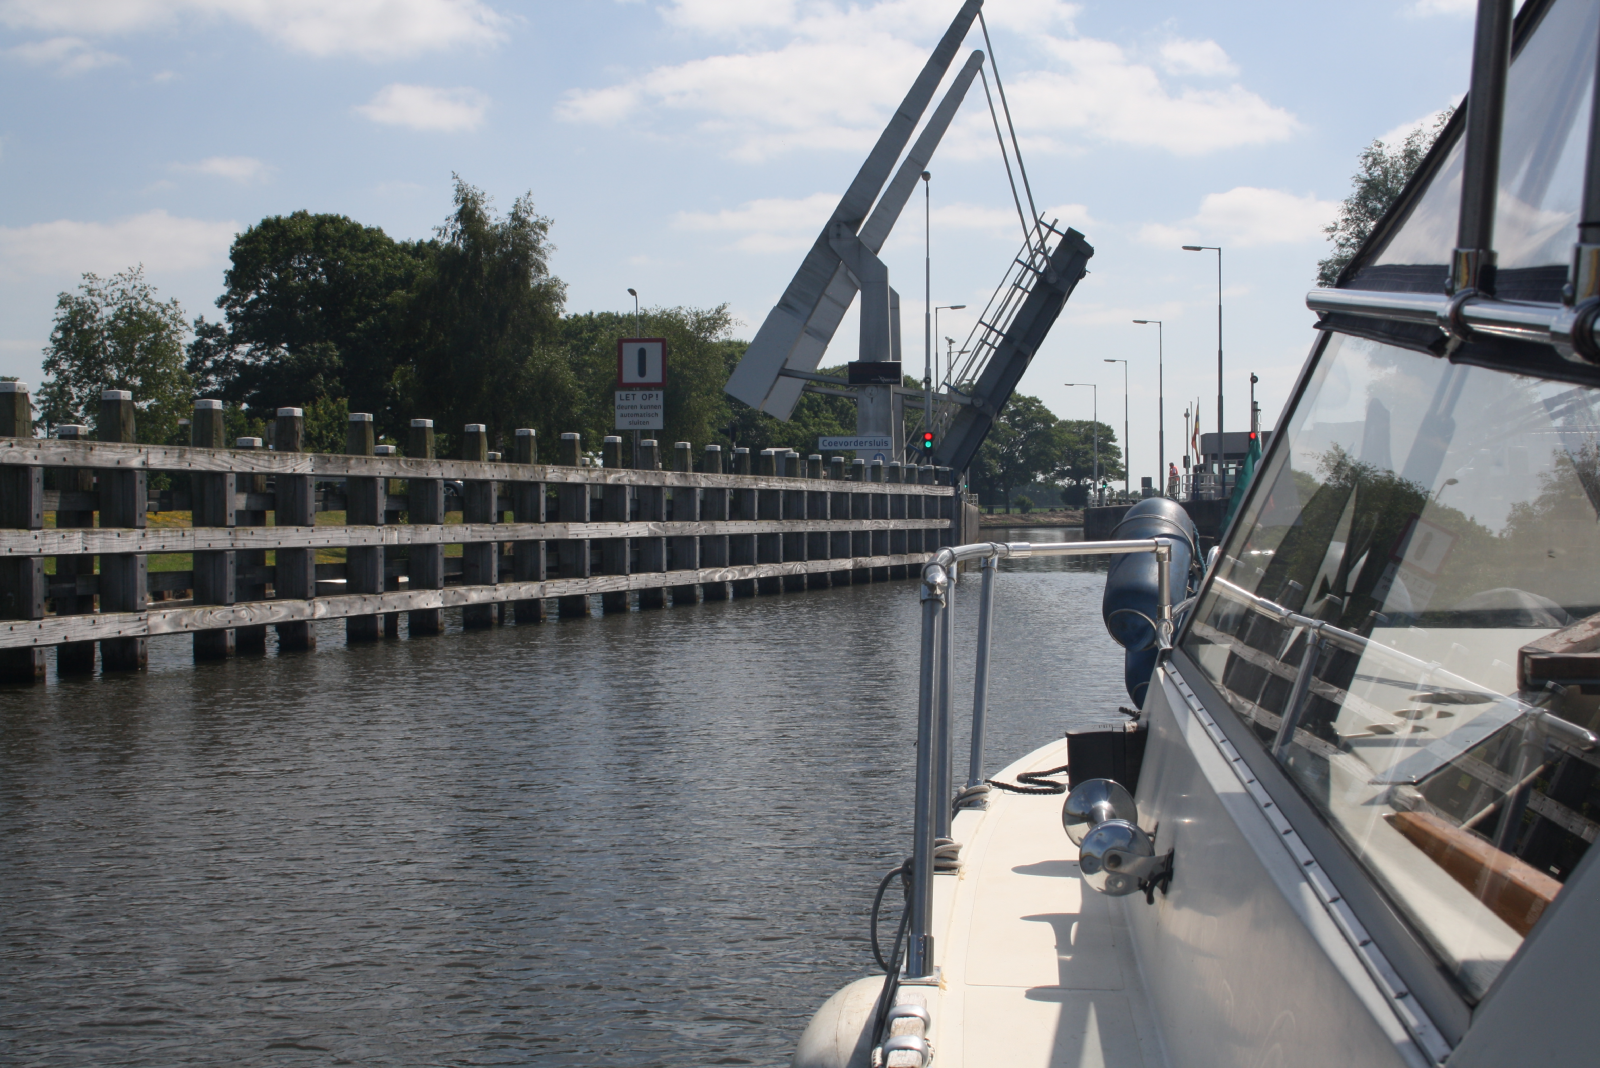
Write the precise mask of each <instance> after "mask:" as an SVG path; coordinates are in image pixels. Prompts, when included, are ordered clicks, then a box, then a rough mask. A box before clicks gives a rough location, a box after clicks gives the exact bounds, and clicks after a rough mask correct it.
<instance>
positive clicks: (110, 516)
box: [99, 389, 150, 672]
mask: <svg viewBox="0 0 1600 1068" xmlns="http://www.w3.org/2000/svg"><path fill="white" fill-rule="evenodd" d="M99 438H100V440H101V441H124V442H134V441H138V440H139V434H138V428H137V426H136V425H135V413H134V407H133V394H132V393H131V392H129V391H128V390H125V389H108V390H104V391H103V392H101V394H100V426H99ZM99 480H100V525H101V526H102V527H128V528H133V529H137V530H142V529H144V527H145V508H146V506H147V505H148V501H149V496H150V495H149V493H148V492H147V488H146V487H147V481H146V478H145V472H144V471H143V470H135V471H126V470H117V469H114V468H108V469H105V470H102V471H100V473H99ZM148 572H149V564H148V559H147V557H146V556H145V554H144V553H103V554H101V556H100V610H101V611H103V612H143V611H144V610H145V607H146V605H148V604H149V602H150V590H149V578H148ZM149 664H150V640H149V639H148V638H105V639H102V640H101V642H100V670H101V671H103V672H104V671H142V670H144V669H145V668H146V667H148V666H149Z"/></svg>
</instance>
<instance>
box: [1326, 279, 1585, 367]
mask: <svg viewBox="0 0 1600 1068" xmlns="http://www.w3.org/2000/svg"><path fill="white" fill-rule="evenodd" d="M1306 307H1308V308H1310V309H1311V310H1312V311H1314V312H1316V313H1317V314H1319V315H1327V314H1330V313H1334V312H1337V313H1341V314H1344V315H1354V316H1357V317H1359V318H1363V319H1386V320H1389V321H1391V322H1403V323H1421V324H1423V325H1425V326H1435V327H1438V328H1439V330H1440V331H1441V332H1442V333H1444V334H1450V333H1452V332H1453V331H1452V326H1453V325H1454V326H1455V327H1457V328H1463V327H1464V328H1465V329H1466V330H1467V331H1469V332H1471V333H1473V334H1483V335H1486V336H1490V337H1503V338H1511V339H1513V340H1517V341H1528V342H1532V343H1534V344H1539V345H1552V346H1554V347H1555V348H1556V350H1557V351H1559V352H1560V353H1561V355H1562V356H1564V357H1566V358H1567V359H1569V360H1573V361H1574V362H1580V363H1586V362H1589V360H1588V358H1587V356H1586V355H1581V354H1586V353H1590V352H1596V351H1600V320H1597V318H1596V316H1595V315H1594V314H1593V311H1594V309H1593V308H1585V307H1578V308H1567V307H1563V306H1562V305H1560V304H1540V303H1533V302H1522V301H1511V300H1498V299H1496V298H1494V297H1490V296H1486V295H1483V294H1473V295H1470V296H1464V297H1461V296H1458V297H1449V296H1446V295H1444V294H1442V293H1440V294H1433V293H1390V292H1383V291H1379V290H1368V289H1313V290H1312V291H1311V292H1309V293H1307V294H1306Z"/></svg>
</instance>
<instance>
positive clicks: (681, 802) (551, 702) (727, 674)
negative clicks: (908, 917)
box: [0, 531, 1127, 1066]
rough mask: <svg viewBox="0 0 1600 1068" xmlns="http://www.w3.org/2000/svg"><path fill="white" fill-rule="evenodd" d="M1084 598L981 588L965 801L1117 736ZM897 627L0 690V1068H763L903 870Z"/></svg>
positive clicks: (893, 595) (716, 629)
mask: <svg viewBox="0 0 1600 1068" xmlns="http://www.w3.org/2000/svg"><path fill="white" fill-rule="evenodd" d="M992 536H995V537H1000V536H1007V537H1010V538H1011V539H1014V540H1021V539H1022V538H1029V537H1031V538H1032V539H1033V540H1039V541H1047V540H1059V539H1060V537H1061V536H1062V532H1061V531H1031V532H1021V531H1018V532H1012V533H1010V534H1009V535H1002V534H1000V533H998V532H996V533H994V534H993V535H992ZM1103 570H1104V567H1103V564H1102V565H1099V566H1096V564H1095V563H1093V562H1081V561H1075V560H1061V559H1056V560H1043V559H1038V560H1029V561H1017V562H1013V563H1008V564H1007V565H1006V566H1005V567H1004V569H1003V572H1002V574H1001V575H999V577H998V579H997V596H996V601H997V608H998V610H999V616H998V623H997V627H996V641H997V646H996V650H995V655H994V682H993V688H992V691H991V693H992V698H991V708H992V713H991V726H990V729H989V732H988V737H989V753H990V760H989V765H988V771H989V772H990V773H991V774H992V773H993V772H994V771H996V770H998V769H999V768H1000V767H1002V766H1004V765H1005V764H1007V763H1009V762H1010V761H1011V760H1013V759H1015V758H1016V757H1018V756H1021V755H1022V754H1024V753H1025V752H1027V751H1029V750H1031V749H1033V748H1035V747H1037V746H1038V745H1041V744H1043V743H1044V742H1047V741H1049V740H1050V739H1052V738H1056V737H1059V736H1060V735H1061V733H1062V731H1063V730H1064V729H1066V728H1067V727H1069V726H1071V725H1074V724H1076V723H1081V722H1085V721H1088V720H1094V719H1100V718H1104V717H1106V716H1107V715H1111V716H1113V717H1114V716H1115V709H1116V707H1117V705H1118V704H1120V703H1126V701H1127V698H1126V695H1125V694H1124V692H1123V690H1122V682H1121V676H1122V666H1121V664H1122V658H1121V655H1120V654H1121V651H1120V649H1118V648H1117V647H1116V646H1115V645H1113V644H1112V643H1111V641H1110V639H1109V638H1107V637H1106V634H1105V630H1104V628H1103V627H1102V625H1101V623H1100V613H1099V605H1100V594H1101V588H1102V586H1103V582H1104V576H1103ZM973 577H974V578H975V577H976V576H975V575H974V576H973ZM976 589H977V584H976V582H965V581H964V582H963V585H962V587H961V592H962V594H963V595H964V596H963V597H960V598H958V616H959V617H960V618H959V626H960V632H959V633H960V635H961V642H960V648H961V650H962V653H961V658H960V661H959V670H958V677H960V678H962V679H964V680H970V675H971V664H970V658H969V653H970V636H971V633H972V630H973V621H974V617H973V613H972V610H973V608H974V606H975V605H974V602H975V596H974V595H975V593H976ZM918 620H919V612H918V607H917V597H916V588H915V586H914V584H912V583H909V582H895V583H888V584H884V585H874V586H855V587H847V588H842V589H836V590H828V591H815V592H810V593H803V594H789V595H783V596H775V597H764V598H758V599H753V600H741V601H734V602H728V603H712V604H704V605H700V606H697V607H693V608H680V609H668V610H665V611H655V612H648V613H629V614H626V615H618V616H610V617H605V618H600V619H593V620H574V621H563V622H560V623H552V624H549V625H543V626H534V627H504V628H499V629H496V630H493V631H488V632H474V633H469V634H461V633H459V632H458V631H455V630H452V632H451V633H449V634H447V635H445V636H443V637H438V638H430V639H426V640H418V641H409V640H400V641H388V642H384V643H382V644H377V645H368V646H354V647H348V648H347V647H345V646H344V643H343V626H342V624H340V623H333V624H328V625H319V627H320V629H319V631H318V641H319V643H320V648H319V649H318V650H317V651H316V652H315V653H310V654H292V655H285V656H283V657H279V656H276V655H268V656H267V657H265V658H260V659H240V660H235V661H232V662H229V663H224V664H208V665H201V666H198V667H197V666H195V665H194V664H193V663H192V662H191V661H190V656H189V642H188V640H187V639H162V640H157V641H153V642H152V645H151V665H150V670H149V671H148V673H144V674H141V675H138V676H134V677H120V678H94V679H90V680H82V681H73V682H65V683H63V682H59V681H57V680H56V679H54V678H52V679H51V680H50V682H49V683H48V685H46V686H43V687H40V688H35V689H32V690H16V689H10V690H3V691H0V1061H3V1062H4V1063H6V1064H8V1065H17V1066H23V1065H68V1064H70V1065H84V1064H95V1065H151V1066H156V1065H177V1064H207V1065H210V1064H217V1065H221V1064H228V1065H327V1064H395V1065H433V1064H440V1065H443V1064H449V1065H477V1064H538V1065H584V1066H589V1065H626V1066H645V1065H672V1066H679V1065H716V1064H749V1065H784V1064H787V1063H788V1058H789V1054H790V1052H791V1050H792V1048H793V1045H794V1042H795V1040H796V1038H797V1037H798V1035H799V1033H800V1031H801V1030H802V1029H803V1028H804V1026H805V1022H806V1019H807V1018H808V1016H809V1014H810V1013H811V1012H812V1011H813V1010H814V1009H815V1008H816V1006H817V1005H818V1004H819V1003H820V1002H821V1001H822V1000H823V999H824V998H826V997H827V996H828V995H829V994H830V993H831V992H832V991H833V990H835V989H836V988H837V987H839V986H842V985H843V984H844V983H846V982H849V981H850V980H852V979H854V978H858V977H860V976H862V975H865V974H868V973H869V972H871V971H872V970H873V964H872V956H871V951H870V950H869V948H868V946H867V941H866V933H867V913H868V909H869V906H870V904H871V898H872V891H873V889H874V887H875V885H876V883H877V880H878V878H879V877H880V876H881V875H882V873H883V872H884V871H886V870H887V869H888V868H890V867H892V866H893V865H894V864H895V863H897V862H898V860H899V859H900V858H901V857H902V856H903V855H904V854H905V853H906V852H907V850H908V848H909V845H910V842H909V830H910V827H909V813H910V802H911V795H912V783H913V780H912V761H913V741H914V735H915V705H916V680H917V646H918V626H919V622H918ZM454 625H455V626H459V620H457V621H455V624H454ZM962 692H964V693H967V694H970V689H969V688H966V689H964V690H963V691H962ZM969 701H970V697H964V698H961V699H959V700H958V702H957V707H958V709H960V710H961V716H960V717H959V719H958V723H959V726H958V737H957V739H956V744H957V750H956V751H957V753H958V754H960V759H959V760H958V767H959V768H960V769H962V770H961V772H960V773H959V774H964V768H965V753H966V730H965V718H966V715H967V714H968V713H969V712H970V704H968V702H969ZM1039 803H1041V804H1049V803H1052V802H1050V801H1048V800H1041V801H1040V802H1039Z"/></svg>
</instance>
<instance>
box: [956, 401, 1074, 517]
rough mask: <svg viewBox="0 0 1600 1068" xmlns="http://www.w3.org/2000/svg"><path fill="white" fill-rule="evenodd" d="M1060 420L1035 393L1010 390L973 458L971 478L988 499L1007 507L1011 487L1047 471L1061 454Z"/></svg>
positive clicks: (1055, 464) (1055, 463)
mask: <svg viewBox="0 0 1600 1068" xmlns="http://www.w3.org/2000/svg"><path fill="white" fill-rule="evenodd" d="M1060 424H1061V420H1059V419H1057V418H1056V417H1055V414H1054V413H1053V412H1051V411H1050V409H1049V408H1046V407H1045V405H1044V402H1043V401H1041V400H1040V399H1039V398H1038V397H1030V396H1027V395H1026V394H1022V393H1015V394H1012V396H1011V399H1010V400H1009V401H1007V402H1006V406H1005V407H1004V408H1003V409H1001V411H1000V417H999V418H998V419H996V420H995V421H994V426H992V427H991V428H990V429H989V435H988V436H987V437H986V438H984V439H983V445H982V446H981V447H980V448H979V449H978V455H977V458H976V460H974V462H973V471H972V476H973V480H974V481H975V482H977V483H978V485H979V486H981V487H983V489H984V490H986V491H987V495H988V497H989V500H990V502H991V503H992V502H994V501H995V500H996V499H997V498H998V499H1000V500H1002V501H1004V503H1005V508H1006V511H1008V512H1009V511H1011V491H1012V490H1013V489H1014V488H1015V487H1017V486H1025V485H1027V484H1028V483H1030V482H1033V481H1035V480H1036V479H1038V478H1039V477H1040V476H1043V475H1047V474H1049V473H1050V472H1051V471H1052V470H1054V468H1056V467H1057V466H1058V465H1059V462H1060V456H1061V441H1062V439H1061V434H1060V430H1059V427H1060Z"/></svg>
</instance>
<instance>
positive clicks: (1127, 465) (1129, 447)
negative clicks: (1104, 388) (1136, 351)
mask: <svg viewBox="0 0 1600 1068" xmlns="http://www.w3.org/2000/svg"><path fill="white" fill-rule="evenodd" d="M1106 363H1120V364H1121V365H1122V492H1123V493H1124V494H1126V495H1127V496H1129V497H1132V496H1133V490H1132V489H1131V488H1130V486H1129V483H1130V481H1131V479H1132V477H1133V460H1132V458H1131V457H1132V455H1133V442H1132V441H1130V440H1129V439H1128V361H1127V360H1107V361H1106Z"/></svg>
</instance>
